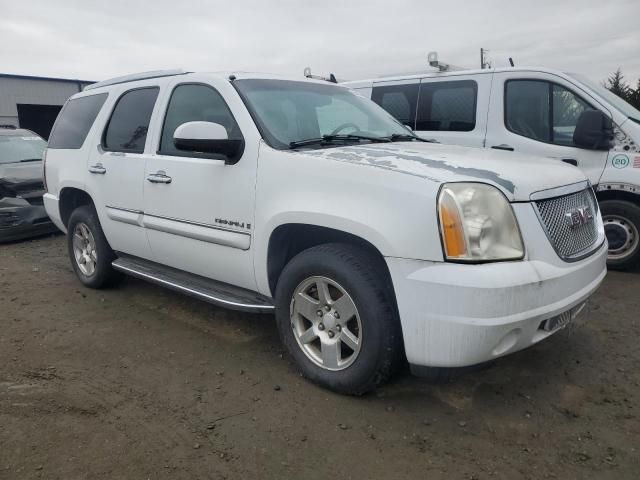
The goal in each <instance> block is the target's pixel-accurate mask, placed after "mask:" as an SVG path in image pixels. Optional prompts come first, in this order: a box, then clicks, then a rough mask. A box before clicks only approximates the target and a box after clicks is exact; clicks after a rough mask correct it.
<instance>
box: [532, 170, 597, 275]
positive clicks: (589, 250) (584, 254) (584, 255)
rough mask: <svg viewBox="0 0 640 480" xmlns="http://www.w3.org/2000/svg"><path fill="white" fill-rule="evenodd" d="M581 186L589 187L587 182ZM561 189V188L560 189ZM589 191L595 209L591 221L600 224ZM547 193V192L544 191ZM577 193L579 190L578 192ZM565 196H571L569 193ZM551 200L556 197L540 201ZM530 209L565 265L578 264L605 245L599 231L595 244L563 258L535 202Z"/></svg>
mask: <svg viewBox="0 0 640 480" xmlns="http://www.w3.org/2000/svg"><path fill="white" fill-rule="evenodd" d="M580 183H582V184H583V185H585V189H586V186H587V185H589V182H588V181H587V182H580ZM561 188H562V187H561ZM552 190H557V189H552ZM590 190H591V195H592V196H593V202H594V205H595V208H596V211H595V216H594V218H593V220H594V221H595V222H598V221H599V222H602V216H601V215H600V206H599V205H598V199H597V198H596V195H595V192H594V191H593V188H590ZM545 191H548V190H545ZM578 191H579V190H578ZM572 193H577V192H572ZM567 195H571V194H570V193H569V194H567ZM553 198H556V197H550V198H542V199H540V200H551V199H553ZM532 207H533V211H534V212H535V214H536V216H537V217H538V221H539V222H540V225H541V226H542V230H543V231H544V234H545V235H546V237H547V239H548V240H549V243H550V244H551V247H552V248H553V251H554V252H556V255H558V258H559V259H560V260H563V261H565V262H567V263H573V262H578V261H580V260H582V259H585V258H587V257H589V256H591V255H593V254H594V253H596V252H597V251H598V250H600V248H602V245H603V244H604V243H605V240H606V238H607V237H606V236H605V235H604V234H603V235H602V236H600V231H598V236H597V238H596V240H595V242H594V243H593V245H591V246H589V247H587V248H585V249H584V250H580V251H579V252H577V253H574V254H573V255H570V256H568V257H564V256H562V255H560V252H559V251H558V248H557V246H556V244H555V242H554V240H553V237H552V236H551V233H550V232H549V228H548V227H547V224H546V222H545V221H544V219H543V218H542V215H541V214H540V209H539V208H538V205H536V203H535V202H533V203H532Z"/></svg>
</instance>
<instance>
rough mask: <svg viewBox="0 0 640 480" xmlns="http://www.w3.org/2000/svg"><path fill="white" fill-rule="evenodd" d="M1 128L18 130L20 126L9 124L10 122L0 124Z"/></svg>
mask: <svg viewBox="0 0 640 480" xmlns="http://www.w3.org/2000/svg"><path fill="white" fill-rule="evenodd" d="M0 128H6V129H9V130H17V129H18V127H16V126H15V125H8V124H5V125H0Z"/></svg>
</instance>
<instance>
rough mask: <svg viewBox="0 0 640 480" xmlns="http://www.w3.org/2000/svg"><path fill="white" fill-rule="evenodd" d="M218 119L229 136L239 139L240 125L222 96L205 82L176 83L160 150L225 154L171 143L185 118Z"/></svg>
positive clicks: (189, 154) (187, 154)
mask: <svg viewBox="0 0 640 480" xmlns="http://www.w3.org/2000/svg"><path fill="white" fill-rule="evenodd" d="M196 121H203V122H213V123H219V124H220V125H222V126H223V127H224V128H226V129H227V135H228V136H229V139H231V140H242V134H241V133H240V128H239V127H238V124H237V123H236V121H235V119H234V118H233V115H232V114H231V111H230V110H229V107H228V106H227V104H226V103H225V101H224V100H223V98H222V96H221V95H220V94H219V93H218V92H217V91H215V90H214V89H213V88H212V87H208V86H205V85H193V84H186V85H178V86H177V87H176V88H175V89H174V90H173V93H172V94H171V100H170V101H169V106H168V107H167V114H166V116H165V120H164V126H163V127H162V137H161V139H160V150H159V153H162V154H165V155H179V156H188V157H207V158H225V157H224V155H215V154H213V155H212V154H200V153H196V152H187V151H184V150H178V149H177V148H176V147H175V145H174V144H173V133H174V132H175V131H176V128H178V127H179V126H180V125H182V124H183V123H186V122H196Z"/></svg>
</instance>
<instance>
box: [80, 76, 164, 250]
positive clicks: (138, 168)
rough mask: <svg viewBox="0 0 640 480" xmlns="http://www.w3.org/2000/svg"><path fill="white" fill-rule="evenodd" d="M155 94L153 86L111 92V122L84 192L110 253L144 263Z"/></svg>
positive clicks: (90, 165)
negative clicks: (147, 171) (146, 182)
mask: <svg viewBox="0 0 640 480" xmlns="http://www.w3.org/2000/svg"><path fill="white" fill-rule="evenodd" d="M159 91H160V88H159V86H158V85H157V84H146V85H145V84H141V85H137V86H136V87H135V88H132V87H131V85H130V84H127V85H125V86H123V87H120V88H119V89H117V90H116V91H115V92H111V95H112V97H114V98H113V99H110V100H111V104H110V105H108V106H107V107H106V110H108V111H109V117H108V120H107V121H106V124H105V125H106V126H105V127H104V129H102V130H101V131H100V132H99V134H98V139H97V145H95V147H94V148H91V149H90V152H89V161H88V165H87V169H88V171H89V174H88V176H87V189H88V191H89V193H90V194H91V196H92V197H93V200H94V202H95V204H96V207H97V211H98V215H99V217H100V223H101V225H102V227H103V230H104V233H105V236H106V237H107V240H108V241H109V244H110V245H111V248H113V249H114V250H116V251H120V252H123V253H128V254H130V255H135V256H138V257H142V258H146V259H150V258H151V250H150V248H149V242H148V241H147V235H146V232H145V229H144V226H143V223H142V219H143V213H142V212H143V211H144V200H143V184H144V174H145V161H146V157H145V146H146V143H147V132H148V130H149V125H150V122H151V116H152V113H153V110H154V107H155V104H156V99H157V98H158V94H159Z"/></svg>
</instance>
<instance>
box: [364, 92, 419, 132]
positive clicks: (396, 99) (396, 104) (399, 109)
mask: <svg viewBox="0 0 640 480" xmlns="http://www.w3.org/2000/svg"><path fill="white" fill-rule="evenodd" d="M419 88H420V85H419V84H418V83H412V84H405V85H384V86H379V87H376V86H374V87H373V90H372V92H371V100H373V101H374V102H376V103H377V104H378V105H380V106H381V107H382V108H384V109H385V110H386V111H387V112H389V113H390V114H391V115H393V116H394V117H395V118H396V120H398V121H399V122H400V123H402V124H404V125H408V126H410V127H411V128H414V127H415V121H416V103H417V101H418V90H419Z"/></svg>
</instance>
